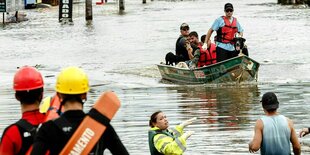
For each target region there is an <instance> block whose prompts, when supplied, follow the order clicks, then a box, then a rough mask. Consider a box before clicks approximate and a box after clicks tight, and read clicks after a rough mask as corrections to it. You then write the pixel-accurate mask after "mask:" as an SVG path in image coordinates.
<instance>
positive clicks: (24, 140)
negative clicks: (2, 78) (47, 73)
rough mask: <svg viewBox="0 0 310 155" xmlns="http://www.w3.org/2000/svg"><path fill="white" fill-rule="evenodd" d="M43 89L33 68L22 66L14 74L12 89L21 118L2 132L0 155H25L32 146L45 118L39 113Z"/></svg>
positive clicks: (39, 78)
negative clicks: (19, 106)
mask: <svg viewBox="0 0 310 155" xmlns="http://www.w3.org/2000/svg"><path fill="white" fill-rule="evenodd" d="M43 87H44V82H43V78H42V75H41V73H40V72H39V71H38V70H37V69H35V68H34V67H30V66H24V67H21V68H19V70H18V71H17V72H16V73H15V76H14V81H13V89H14V90H15V98H16V99H17V100H18V101H19V102H20V105H21V112H22V118H21V119H20V120H19V121H17V122H16V123H14V124H11V125H10V126H9V127H7V128H6V129H5V130H4V132H3V134H2V138H1V143H0V154H1V155H18V154H26V152H27V151H28V149H29V148H30V146H31V145H32V144H33V139H34V136H35V132H36V128H37V127H38V125H39V124H41V123H42V122H43V121H44V118H45V115H44V114H42V113H40V112H39V105H40V102H41V100H42V98H43V90H44V89H43Z"/></svg>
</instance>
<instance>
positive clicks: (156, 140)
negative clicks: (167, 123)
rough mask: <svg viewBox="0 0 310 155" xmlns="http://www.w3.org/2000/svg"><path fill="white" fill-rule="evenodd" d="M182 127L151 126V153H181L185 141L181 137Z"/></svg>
mask: <svg viewBox="0 0 310 155" xmlns="http://www.w3.org/2000/svg"><path fill="white" fill-rule="evenodd" d="M182 134H183V128H182V127H180V126H177V127H176V128H174V129H171V130H170V129H169V130H160V129H159V128H157V127H153V128H151V129H150V130H149V133H148V136H149V148H150V152H151V155H164V154H175V155H181V154H183V153H184V151H185V150H186V141H185V139H184V138H182V137H181V135H182Z"/></svg>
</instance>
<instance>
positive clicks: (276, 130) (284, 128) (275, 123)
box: [261, 115, 291, 155]
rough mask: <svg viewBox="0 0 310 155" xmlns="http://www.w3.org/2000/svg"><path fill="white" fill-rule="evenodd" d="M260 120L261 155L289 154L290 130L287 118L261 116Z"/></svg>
mask: <svg viewBox="0 0 310 155" xmlns="http://www.w3.org/2000/svg"><path fill="white" fill-rule="evenodd" d="M261 120H262V122H263V124H264V127H263V138H262V145H261V154H262V155H264V154H268V155H279V154H281V155H285V154H287V155H288V154H290V153H291V150H290V138H291V136H290V135H291V130H290V128H289V125H288V121H287V118H286V117H284V116H283V115H274V116H263V117H262V118H261Z"/></svg>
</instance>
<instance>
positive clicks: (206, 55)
mask: <svg viewBox="0 0 310 155" xmlns="http://www.w3.org/2000/svg"><path fill="white" fill-rule="evenodd" d="M189 37H190V42H191V46H193V47H197V48H195V51H194V56H193V59H191V60H190V62H189V63H188V64H189V67H190V68H192V69H193V68H196V67H203V66H207V65H210V64H214V63H216V51H215V44H213V43H211V41H209V42H208V44H210V45H209V48H208V49H206V50H205V49H203V48H202V43H201V42H199V40H198V34H197V32H196V31H192V32H190V33H189ZM202 39H203V40H204V39H205V35H204V36H202Z"/></svg>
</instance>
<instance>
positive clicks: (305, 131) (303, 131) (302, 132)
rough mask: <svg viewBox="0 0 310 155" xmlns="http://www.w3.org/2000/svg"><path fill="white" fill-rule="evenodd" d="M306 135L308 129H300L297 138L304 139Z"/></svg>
mask: <svg viewBox="0 0 310 155" xmlns="http://www.w3.org/2000/svg"><path fill="white" fill-rule="evenodd" d="M307 134H309V128H303V129H301V131H300V132H299V137H304V136H306V135H307Z"/></svg>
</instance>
